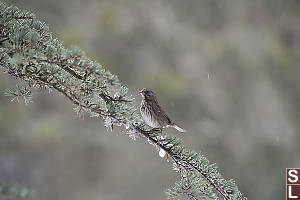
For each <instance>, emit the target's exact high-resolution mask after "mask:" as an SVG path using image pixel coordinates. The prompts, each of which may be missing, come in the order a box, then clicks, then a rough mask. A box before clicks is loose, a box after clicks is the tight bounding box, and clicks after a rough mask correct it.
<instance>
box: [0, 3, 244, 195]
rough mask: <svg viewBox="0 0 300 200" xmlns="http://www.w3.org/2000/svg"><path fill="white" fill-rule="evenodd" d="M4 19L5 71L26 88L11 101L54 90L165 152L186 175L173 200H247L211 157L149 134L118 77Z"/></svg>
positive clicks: (31, 24)
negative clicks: (179, 198) (185, 199)
mask: <svg viewBox="0 0 300 200" xmlns="http://www.w3.org/2000/svg"><path fill="white" fill-rule="evenodd" d="M0 19H1V20H0V27H1V31H0V53H1V54H0V66H1V67H2V68H3V69H4V71H5V72H7V73H8V74H9V75H11V76H13V77H16V78H18V79H20V80H22V81H24V82H25V86H24V87H21V86H17V87H16V88H15V89H10V90H7V92H6V95H8V96H11V97H12V98H17V97H19V96H21V97H24V99H25V97H28V98H31V90H30V89H32V88H33V87H39V88H45V87H46V88H50V89H51V88H52V89H54V90H56V91H57V92H59V93H61V94H63V95H64V96H66V98H67V99H69V100H70V101H71V102H72V103H73V104H74V105H75V106H76V107H75V108H74V110H75V111H76V112H77V114H79V115H82V114H84V113H85V114H89V115H90V116H91V117H102V119H103V121H104V125H105V126H106V127H108V128H110V129H113V126H114V125H117V126H124V127H125V129H126V133H127V134H128V135H129V136H130V137H131V138H134V139H135V138H136V136H137V135H141V136H143V137H144V138H146V139H147V140H148V142H149V143H150V144H153V145H155V147H156V148H157V149H158V150H160V152H162V156H161V157H165V158H166V159H171V160H172V161H173V167H174V170H175V171H177V172H178V173H179V174H180V175H181V181H179V182H178V183H176V184H175V189H173V190H169V191H168V193H170V196H169V197H170V198H171V197H172V196H173V197H175V196H176V195H182V194H184V195H187V196H188V198H190V199H197V195H202V196H205V197H207V198H209V199H218V196H221V197H222V198H223V199H225V200H231V199H242V200H245V199H246V198H245V197H243V196H242V194H241V192H240V191H239V190H238V188H237V186H236V184H235V182H234V181H233V180H225V179H224V178H223V176H222V175H221V174H220V173H219V172H218V170H217V167H216V165H215V164H210V163H209V161H208V160H207V159H206V157H204V156H203V155H201V154H200V153H196V152H193V151H190V150H187V149H186V148H185V147H183V146H182V145H180V144H181V141H179V140H178V139H177V138H176V137H169V136H167V135H163V134H162V133H161V132H160V130H157V129H151V130H146V128H145V124H144V123H143V122H142V120H141V118H140V116H139V115H138V114H137V112H136V109H135V101H134V98H132V97H131V96H130V95H128V94H127V91H128V90H127V88H126V87H125V86H124V85H122V84H121V83H120V82H119V80H118V78H117V76H115V75H113V74H111V73H110V72H109V71H107V70H105V69H104V68H103V67H102V66H101V65H100V64H98V63H96V62H93V61H91V60H89V59H88V58H86V57H85V55H84V53H83V52H82V51H80V50H79V49H78V48H73V49H71V50H69V49H65V48H64V47H63V45H62V44H61V43H60V42H59V41H58V40H56V39H53V37H52V34H51V33H50V32H49V28H48V26H47V25H46V24H45V23H42V22H40V21H38V20H36V19H35V16H34V15H33V14H31V13H25V12H21V11H20V10H19V9H18V8H16V7H14V6H7V5H5V4H3V3H0ZM25 100H26V99H25ZM165 154H166V156H165Z"/></svg>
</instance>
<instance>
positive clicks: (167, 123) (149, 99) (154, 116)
mask: <svg viewBox="0 0 300 200" xmlns="http://www.w3.org/2000/svg"><path fill="white" fill-rule="evenodd" d="M139 93H140V94H141V95H142V97H143V100H142V103H141V107H140V111H141V115H142V118H143V120H144V121H145V123H146V124H147V125H149V126H151V127H152V128H165V127H173V128H175V129H176V130H178V131H180V132H186V131H185V130H184V129H183V128H181V127H179V126H178V125H177V124H175V123H173V122H172V121H171V119H170V118H169V117H168V115H167V114H166V113H165V111H164V110H163V109H162V108H161V107H160V105H159V104H158V101H157V98H156V95H155V93H154V92H153V90H151V89H149V88H144V89H142V90H141V91H139Z"/></svg>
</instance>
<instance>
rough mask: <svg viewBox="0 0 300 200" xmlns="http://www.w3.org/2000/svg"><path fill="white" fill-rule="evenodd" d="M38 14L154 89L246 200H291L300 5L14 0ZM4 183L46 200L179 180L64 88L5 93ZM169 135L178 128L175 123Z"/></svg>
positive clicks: (155, 188)
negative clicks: (85, 112)
mask: <svg viewBox="0 0 300 200" xmlns="http://www.w3.org/2000/svg"><path fill="white" fill-rule="evenodd" d="M4 2H6V3H8V4H14V5H16V6H18V7H19V8H21V9H23V10H24V9H26V10H28V11H32V12H34V13H36V15H37V17H38V18H39V19H40V20H41V21H45V22H46V23H47V24H49V25H50V29H51V31H52V32H53V34H54V36H55V37H57V38H59V40H60V41H62V42H63V43H64V45H65V46H67V47H70V46H72V45H77V46H79V47H81V48H82V49H83V50H85V51H86V53H87V55H88V57H90V58H91V59H93V60H97V61H98V62H99V63H101V64H103V65H104V66H105V67H106V68H107V69H108V70H110V71H111V72H112V73H114V74H116V75H118V76H119V79H120V80H121V81H122V82H123V83H124V84H126V85H127V86H128V88H129V92H130V93H131V94H133V95H135V96H136V98H137V106H139V103H140V100H141V99H140V97H139V96H138V93H137V91H138V90H139V89H141V88H143V87H150V88H153V89H154V90H155V91H156V93H157V94H158V96H159V100H160V103H161V105H162V106H163V107H164V108H165V109H166V110H167V112H168V113H169V114H170V116H171V117H172V118H173V119H174V121H176V122H178V123H179V124H180V125H181V126H183V127H184V128H185V129H187V130H188V133H187V134H185V135H184V134H181V135H179V137H181V138H182V139H183V142H184V144H185V145H186V146H187V147H189V148H190V149H193V150H196V151H198V152H199V151H202V152H203V153H204V154H205V155H206V156H207V157H208V159H209V160H210V161H211V162H216V163H217V164H218V166H219V168H220V172H221V173H222V174H223V176H225V177H226V178H233V179H235V180H236V182H237V184H238V186H239V189H240V190H241V192H243V193H244V194H245V196H247V197H248V198H249V199H270V200H271V199H272V200H275V199H284V198H285V168H286V167H300V157H299V152H300V145H299V143H300V133H299V130H300V103H299V102H300V77H299V76H300V67H299V63H300V1H297V0H273V1H267V0H253V1H247V0H229V1H225V0H201V1H192V0H185V1H182V0H151V1H147V0H63V1H62V0H52V1H49V0H26V1H20V0H9V1H8V0H7V1H4ZM15 82H16V81H15V80H13V79H12V78H11V77H8V76H7V75H6V74H3V73H0V94H1V95H0V137H1V139H0V180H1V181H4V182H12V183H18V184H20V185H24V186H26V187H28V188H31V189H33V190H34V191H36V192H37V194H38V196H39V198H40V199H42V200H53V199H56V200H82V199H87V200H96V199H97V200H99V199H101V200H102V199H103V200H115V199H116V200H117V199H122V200H133V199H134V200H135V199H143V200H152V199H165V198H166V196H165V193H164V191H165V189H167V188H168V187H170V186H172V185H173V183H174V181H176V180H177V179H178V176H177V174H176V173H175V172H174V171H172V170H171V165H170V164H169V163H167V162H166V161H165V160H164V159H161V158H160V157H159V156H158V153H157V152H156V151H154V147H153V146H151V145H148V144H147V142H146V141H145V140H144V139H138V140H137V141H133V140H131V139H129V138H128V137H127V136H126V135H124V134H123V133H122V132H120V131H119V130H115V131H114V132H112V133H109V132H107V131H106V129H105V128H104V127H103V122H101V121H98V120H94V119H89V118H88V117H87V118H86V119H84V120H82V119H78V117H77V116H76V115H75V112H74V111H73V109H72V108H73V107H72V105H71V104H70V103H69V102H68V101H67V100H66V98H64V97H63V96H61V95H60V94H58V93H57V92H52V93H48V92H47V91H42V92H39V91H35V93H34V98H33V101H34V103H32V104H29V105H25V104H24V103H23V102H21V103H17V102H10V100H9V98H7V97H5V96H4V95H3V92H4V90H5V89H6V88H9V87H13V86H14V84H15ZM167 132H168V133H170V134H174V135H175V134H177V132H176V131H175V130H171V129H168V131H167Z"/></svg>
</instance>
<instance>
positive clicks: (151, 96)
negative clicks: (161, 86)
mask: <svg viewBox="0 0 300 200" xmlns="http://www.w3.org/2000/svg"><path fill="white" fill-rule="evenodd" d="M139 93H140V94H141V95H142V97H143V99H146V100H156V96H155V93H154V92H153V90H151V89H150V88H143V89H142V90H141V91H139Z"/></svg>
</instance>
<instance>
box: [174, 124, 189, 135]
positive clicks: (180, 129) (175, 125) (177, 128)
mask: <svg viewBox="0 0 300 200" xmlns="http://www.w3.org/2000/svg"><path fill="white" fill-rule="evenodd" d="M170 126H171V127H173V128H175V129H176V130H177V131H179V132H182V133H184V132H186V130H184V129H183V128H181V127H180V126H178V125H177V124H171V125H170Z"/></svg>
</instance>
